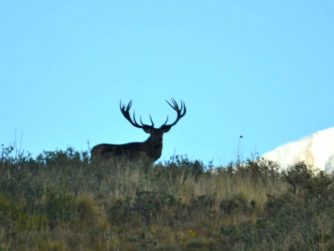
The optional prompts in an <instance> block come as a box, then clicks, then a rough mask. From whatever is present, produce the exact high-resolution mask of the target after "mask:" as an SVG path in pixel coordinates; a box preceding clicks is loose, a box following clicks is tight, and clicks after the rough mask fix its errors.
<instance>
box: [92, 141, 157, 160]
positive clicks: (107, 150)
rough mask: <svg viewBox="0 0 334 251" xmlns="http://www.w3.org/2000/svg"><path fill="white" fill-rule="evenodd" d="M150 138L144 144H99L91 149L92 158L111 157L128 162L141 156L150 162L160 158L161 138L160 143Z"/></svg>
mask: <svg viewBox="0 0 334 251" xmlns="http://www.w3.org/2000/svg"><path fill="white" fill-rule="evenodd" d="M155 141H156V140H154V139H153V137H152V136H150V137H149V138H148V139H147V140H146V141H144V142H133V143H128V144H121V145H116V144H99V145H96V146H94V147H93V149H92V156H100V157H103V158H111V157H126V158H128V159H129V160H137V159H140V158H141V157H143V156H146V157H148V158H149V159H151V160H152V161H156V160H157V159H159V158H160V156H161V152H162V138H161V142H160V143H158V142H155Z"/></svg>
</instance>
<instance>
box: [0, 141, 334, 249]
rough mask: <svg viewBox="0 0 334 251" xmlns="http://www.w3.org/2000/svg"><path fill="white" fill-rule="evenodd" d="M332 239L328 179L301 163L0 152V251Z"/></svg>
mask: <svg viewBox="0 0 334 251" xmlns="http://www.w3.org/2000/svg"><path fill="white" fill-rule="evenodd" d="M333 236H334V180H333V178H332V177H329V176H327V175H325V174H323V173H320V174H318V175H313V174H311V173H310V172H308V171H307V169H306V168H305V166H304V165H303V164H298V165H296V166H294V167H292V168H291V169H290V170H289V171H287V172H286V173H283V174H282V173H278V172H277V171H276V167H275V165H273V164H271V163H267V162H262V161H258V162H252V161H249V162H247V163H246V164H245V165H242V166H241V165H236V164H235V165H234V164H231V165H230V166H227V167H223V168H220V169H217V170H216V169H215V170H210V169H209V168H208V167H207V166H205V165H204V164H203V163H201V162H199V161H189V160H188V159H186V158H182V157H174V158H173V159H171V160H170V161H168V162H166V163H163V164H156V165H151V164H148V163H147V162H145V160H143V161H142V162H141V163H128V162H126V161H123V162H121V163H120V162H118V163H116V162H112V161H110V162H107V163H106V162H98V161H97V162H95V163H90V162H89V159H88V155H87V154H86V153H79V152H76V151H74V150H73V149H71V148H69V149H67V150H66V151H56V152H44V153H42V154H40V155H39V156H38V157H36V158H32V157H30V156H29V155H24V154H15V153H14V151H13V149H12V148H10V147H9V148H4V147H3V148H2V150H1V152H0V251H4V250H43V251H44V250H45V251H46V250H80V251H85V250H161V251H162V250H334V238H333Z"/></svg>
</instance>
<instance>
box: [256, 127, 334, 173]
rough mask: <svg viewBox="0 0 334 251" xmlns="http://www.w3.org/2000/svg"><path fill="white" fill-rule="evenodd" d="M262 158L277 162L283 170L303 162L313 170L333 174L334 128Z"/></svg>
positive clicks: (271, 152) (285, 146) (276, 150)
mask: <svg viewBox="0 0 334 251" xmlns="http://www.w3.org/2000/svg"><path fill="white" fill-rule="evenodd" d="M262 157H263V158H264V159H266V160H271V161H275V162H277V164H278V165H279V166H280V168H281V169H282V170H285V169H286V168H288V167H289V166H292V165H294V164H296V163H298V162H301V161H302V162H304V163H305V164H306V165H307V166H308V167H309V168H311V169H318V170H321V171H325V172H326V173H333V171H334V127H331V128H328V129H325V130H322V131H318V132H316V133H314V134H312V135H310V136H308V137H305V138H303V139H301V140H298V141H294V142H291V143H288V144H285V145H282V146H280V147H278V148H276V149H274V150H273V151H270V152H268V153H265V154H264V155H263V156H262Z"/></svg>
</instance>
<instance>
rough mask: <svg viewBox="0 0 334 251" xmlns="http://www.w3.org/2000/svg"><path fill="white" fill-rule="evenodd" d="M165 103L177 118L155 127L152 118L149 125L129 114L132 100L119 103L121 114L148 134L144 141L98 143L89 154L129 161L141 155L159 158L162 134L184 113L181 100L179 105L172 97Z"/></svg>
mask: <svg viewBox="0 0 334 251" xmlns="http://www.w3.org/2000/svg"><path fill="white" fill-rule="evenodd" d="M167 103H168V104H169V105H170V106H171V107H172V108H173V109H174V110H175V111H176V113H177V118H176V120H175V121H174V123H172V124H167V121H168V118H167V120H166V122H165V123H164V124H163V125H162V126H161V127H160V128H155V127H154V123H153V120H152V118H151V117H150V119H151V125H147V124H144V123H143V122H142V121H141V119H140V122H141V123H140V124H139V123H138V122H137V121H136V119H135V115H134V114H133V118H131V116H130V113H129V111H130V108H131V105H132V102H131V101H130V102H129V103H128V105H127V106H123V105H120V109H121V112H122V114H123V116H124V117H125V118H126V119H127V120H128V121H129V122H130V123H131V124H132V125H133V126H135V127H137V128H141V129H143V130H144V131H145V132H146V133H149V134H150V136H149V137H148V139H147V140H146V141H144V142H132V143H127V144H121V145H116V144H99V145H96V146H94V147H93V148H92V151H91V156H92V158H93V159H94V158H103V159H109V158H127V159H129V160H131V161H136V160H139V159H141V158H143V157H145V158H148V159H150V160H151V161H152V162H154V161H156V160H157V159H159V158H160V156H161V152H162V145H163V134H164V133H166V132H168V131H169V130H170V129H171V127H172V126H174V125H175V124H176V123H177V122H178V121H179V119H180V118H182V117H183V116H184V115H185V114H186V107H185V105H184V103H183V102H181V107H179V105H178V104H177V103H176V101H175V100H174V99H172V104H171V103H169V102H168V101H167Z"/></svg>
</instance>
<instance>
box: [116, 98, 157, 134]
mask: <svg viewBox="0 0 334 251" xmlns="http://www.w3.org/2000/svg"><path fill="white" fill-rule="evenodd" d="M131 106H132V100H130V102H129V103H128V104H127V105H126V106H125V105H124V104H122V102H120V109H121V112H122V114H123V116H124V117H125V118H126V119H127V120H128V121H129V122H130V123H131V125H133V126H135V127H138V128H142V129H144V128H152V127H154V123H153V119H152V117H151V115H150V120H151V123H152V125H147V124H144V123H143V122H142V119H141V117H140V124H139V123H138V122H137V120H136V115H135V112H134V111H133V113H132V118H131V115H130V109H131Z"/></svg>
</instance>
